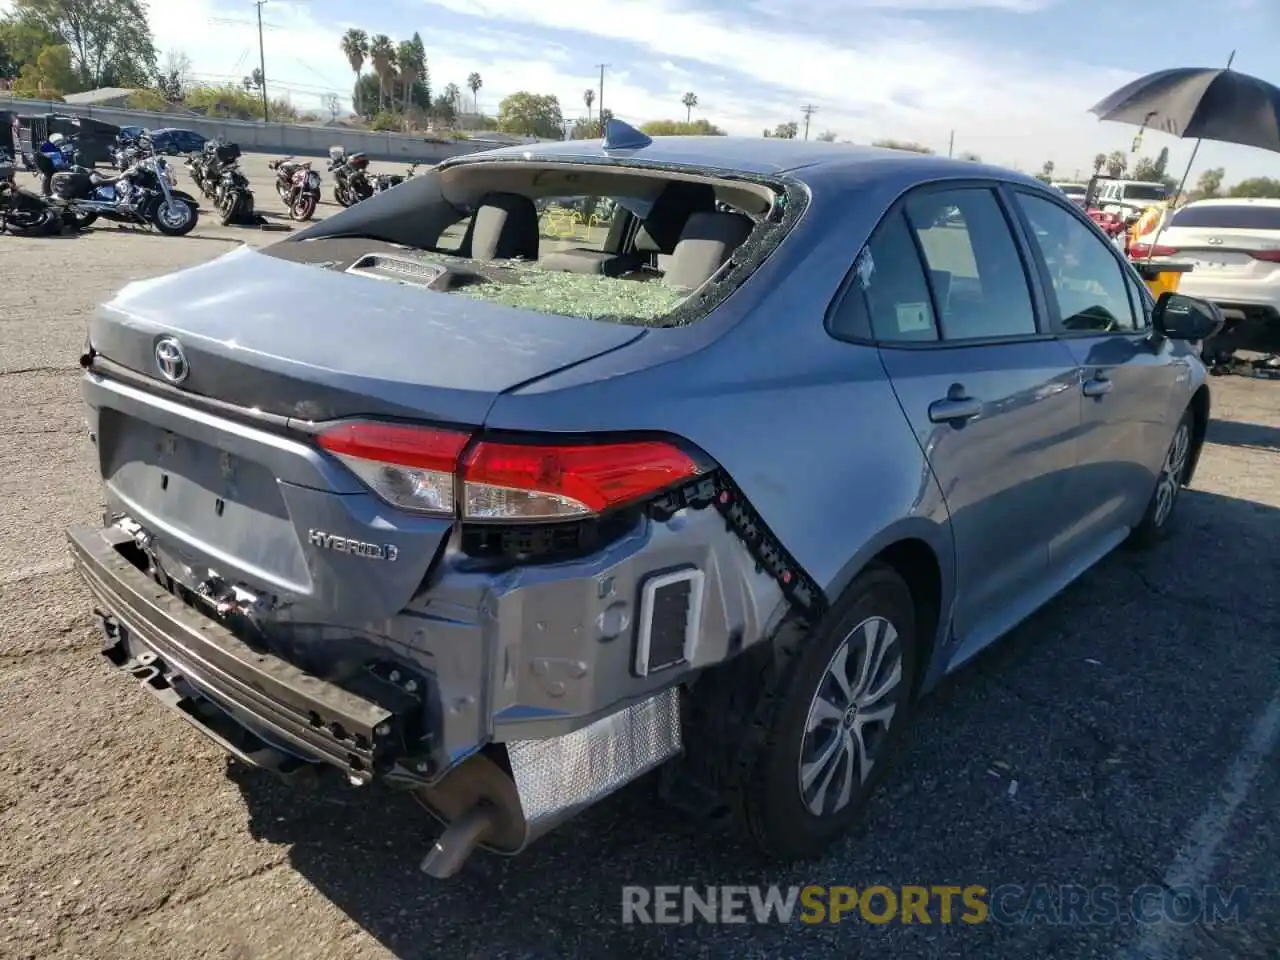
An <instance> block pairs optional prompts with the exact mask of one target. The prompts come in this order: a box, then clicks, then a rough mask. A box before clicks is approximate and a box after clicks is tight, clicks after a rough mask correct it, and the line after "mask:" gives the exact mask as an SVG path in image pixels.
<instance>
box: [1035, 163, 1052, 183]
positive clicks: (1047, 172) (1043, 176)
mask: <svg viewBox="0 0 1280 960" xmlns="http://www.w3.org/2000/svg"><path fill="white" fill-rule="evenodd" d="M1053 169H1054V165H1053V161H1052V160H1046V161H1045V162H1044V166H1043V167H1041V168H1040V172H1039V173H1037V174H1036V179H1037V180H1040V181H1042V182H1043V183H1053Z"/></svg>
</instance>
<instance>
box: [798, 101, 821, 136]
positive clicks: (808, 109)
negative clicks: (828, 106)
mask: <svg viewBox="0 0 1280 960" xmlns="http://www.w3.org/2000/svg"><path fill="white" fill-rule="evenodd" d="M800 112H801V113H803V114H804V138H805V139H806V140H808V139H809V118H810V117H812V116H813V115H814V114H815V113H817V112H818V108H817V107H815V106H814V105H813V104H812V103H806V104H805V105H804V106H803V107H801V108H800Z"/></svg>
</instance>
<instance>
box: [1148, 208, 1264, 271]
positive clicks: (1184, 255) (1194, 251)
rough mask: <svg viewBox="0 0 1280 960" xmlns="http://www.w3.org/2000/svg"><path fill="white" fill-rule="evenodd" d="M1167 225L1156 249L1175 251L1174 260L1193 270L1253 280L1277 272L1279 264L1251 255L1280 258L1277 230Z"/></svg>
mask: <svg viewBox="0 0 1280 960" xmlns="http://www.w3.org/2000/svg"><path fill="white" fill-rule="evenodd" d="M1174 223H1175V226H1171V227H1169V228H1168V229H1166V230H1165V231H1164V234H1163V235H1162V236H1161V237H1160V244H1159V245H1160V246H1162V247H1172V248H1174V249H1176V250H1177V251H1178V253H1177V256H1176V257H1175V259H1177V260H1185V261H1187V262H1189V263H1192V264H1194V265H1195V268H1196V270H1197V271H1199V272H1201V273H1206V274H1212V275H1214V276H1220V277H1222V278H1224V279H1225V278H1227V277H1230V278H1233V279H1242V280H1256V279H1261V278H1264V277H1269V276H1270V275H1271V274H1274V273H1275V272H1276V271H1277V270H1280V263H1277V262H1276V261H1275V260H1274V259H1273V260H1260V259H1258V258H1257V257H1255V256H1253V254H1254V252H1266V254H1267V255H1268V256H1270V257H1277V256H1280V231H1275V230H1249V229H1240V228H1232V227H1179V226H1176V223H1177V220H1176V219H1175V221H1174Z"/></svg>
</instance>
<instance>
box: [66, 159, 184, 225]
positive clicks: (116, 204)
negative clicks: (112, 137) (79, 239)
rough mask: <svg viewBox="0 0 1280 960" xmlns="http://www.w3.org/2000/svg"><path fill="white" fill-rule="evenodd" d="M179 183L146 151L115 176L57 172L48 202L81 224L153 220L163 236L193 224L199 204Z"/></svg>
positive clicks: (78, 170) (79, 169) (83, 171)
mask: <svg viewBox="0 0 1280 960" xmlns="http://www.w3.org/2000/svg"><path fill="white" fill-rule="evenodd" d="M177 183H178V178H177V176H176V175H175V174H174V171H173V168H172V167H171V166H169V164H168V162H167V161H166V160H165V159H164V158H163V157H157V156H154V155H151V154H150V153H149V152H148V153H147V154H146V155H145V156H142V157H140V158H139V159H138V160H137V161H136V162H135V163H134V164H133V166H131V167H129V169H128V170H126V171H124V173H121V174H120V175H119V176H115V177H105V176H103V175H102V174H100V173H98V172H97V171H96V170H89V169H86V168H84V167H75V168H73V169H71V170H68V171H65V172H62V173H56V174H54V175H53V184H52V186H53V196H52V197H51V198H49V201H48V202H49V203H50V205H51V206H53V207H54V208H55V209H57V210H58V211H59V212H60V213H61V214H62V219H63V221H64V222H66V223H68V224H69V225H70V226H72V227H74V228H75V229H77V230H83V229H84V228H85V227H88V226H89V225H90V224H91V223H93V222H94V221H95V220H97V219H98V218H99V217H102V218H103V219H104V220H110V221H113V222H115V223H128V224H134V225H137V226H146V227H151V226H154V227H155V228H156V229H157V230H159V231H160V232H161V233H163V234H164V235H165V236H169V237H181V236H185V235H186V234H188V233H190V232H191V231H192V230H194V229H195V226H196V223H197V221H198V220H199V218H200V214H199V209H200V208H199V204H198V203H197V202H196V199H195V198H194V197H192V196H190V195H189V194H186V193H183V192H182V191H181V190H178V189H177Z"/></svg>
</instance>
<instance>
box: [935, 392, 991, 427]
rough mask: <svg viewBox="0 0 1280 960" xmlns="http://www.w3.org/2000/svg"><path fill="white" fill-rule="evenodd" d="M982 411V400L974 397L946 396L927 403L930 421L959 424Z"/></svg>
mask: <svg viewBox="0 0 1280 960" xmlns="http://www.w3.org/2000/svg"><path fill="white" fill-rule="evenodd" d="M980 413H982V401H981V400H979V399H977V398H976V397H947V399H945V400H935V401H933V403H931V404H929V420H930V421H931V422H932V423H954V424H957V425H958V424H960V423H962V422H964V421H966V420H972V419H973V418H974V417H976V416H977V415H978V414H980Z"/></svg>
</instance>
